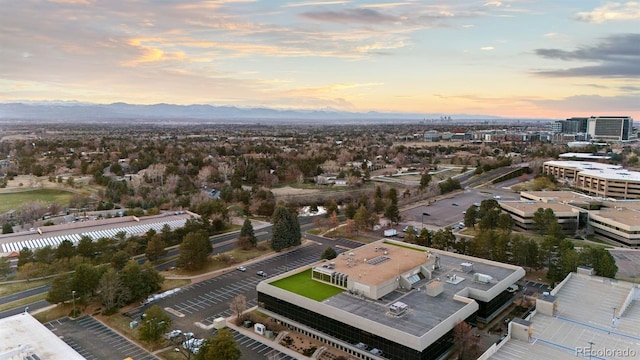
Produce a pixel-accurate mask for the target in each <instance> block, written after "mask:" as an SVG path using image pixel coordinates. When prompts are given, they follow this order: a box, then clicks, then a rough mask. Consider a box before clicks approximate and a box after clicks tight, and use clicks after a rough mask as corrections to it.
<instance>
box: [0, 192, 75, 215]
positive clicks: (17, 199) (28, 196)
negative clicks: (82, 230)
mask: <svg viewBox="0 0 640 360" xmlns="http://www.w3.org/2000/svg"><path fill="white" fill-rule="evenodd" d="M73 195H74V194H73V193H71V192H68V191H64V190H55V189H38V190H28V191H21V192H14V193H4V194H0V213H3V212H7V211H9V210H17V209H19V208H20V207H21V206H23V205H24V204H26V203H29V202H35V201H42V202H45V203H47V204H50V203H58V204H60V205H68V204H69V200H70V199H71V197H72V196H73Z"/></svg>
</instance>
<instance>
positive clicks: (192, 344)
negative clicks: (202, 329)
mask: <svg viewBox="0 0 640 360" xmlns="http://www.w3.org/2000/svg"><path fill="white" fill-rule="evenodd" d="M202 344H204V339H189V340H187V341H185V342H183V343H182V347H183V348H185V349H186V350H189V351H191V352H192V353H194V354H196V353H197V352H198V350H200V347H201V346H202Z"/></svg>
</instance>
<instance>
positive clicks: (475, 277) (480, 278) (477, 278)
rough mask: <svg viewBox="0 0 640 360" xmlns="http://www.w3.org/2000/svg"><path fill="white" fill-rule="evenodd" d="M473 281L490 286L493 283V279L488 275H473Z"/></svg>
mask: <svg viewBox="0 0 640 360" xmlns="http://www.w3.org/2000/svg"><path fill="white" fill-rule="evenodd" d="M473 281H475V282H479V283H481V284H488V283H490V282H491V281H493V277H492V276H491V275H487V274H480V273H475V274H473Z"/></svg>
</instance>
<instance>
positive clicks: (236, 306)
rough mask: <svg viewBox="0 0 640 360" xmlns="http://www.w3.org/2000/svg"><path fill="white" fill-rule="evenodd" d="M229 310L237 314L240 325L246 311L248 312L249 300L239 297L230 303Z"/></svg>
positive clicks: (242, 296)
mask: <svg viewBox="0 0 640 360" xmlns="http://www.w3.org/2000/svg"><path fill="white" fill-rule="evenodd" d="M229 308H230V309H231V311H232V312H233V314H235V316H236V321H237V322H238V324H239V323H240V322H241V321H242V320H243V318H244V315H243V313H244V311H245V310H247V298H246V297H245V296H244V295H238V296H236V297H235V298H233V300H232V301H231V302H230V303H229Z"/></svg>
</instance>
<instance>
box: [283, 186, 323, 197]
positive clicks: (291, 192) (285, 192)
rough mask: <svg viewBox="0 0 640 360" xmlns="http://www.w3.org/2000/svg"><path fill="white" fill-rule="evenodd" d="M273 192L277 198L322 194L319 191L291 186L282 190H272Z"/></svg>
mask: <svg viewBox="0 0 640 360" xmlns="http://www.w3.org/2000/svg"><path fill="white" fill-rule="evenodd" d="M271 192H272V193H273V195H275V196H283V195H307V194H314V193H318V192H320V190H317V189H296V188H293V187H291V186H285V187H281V188H276V189H271Z"/></svg>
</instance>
